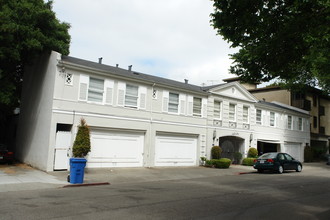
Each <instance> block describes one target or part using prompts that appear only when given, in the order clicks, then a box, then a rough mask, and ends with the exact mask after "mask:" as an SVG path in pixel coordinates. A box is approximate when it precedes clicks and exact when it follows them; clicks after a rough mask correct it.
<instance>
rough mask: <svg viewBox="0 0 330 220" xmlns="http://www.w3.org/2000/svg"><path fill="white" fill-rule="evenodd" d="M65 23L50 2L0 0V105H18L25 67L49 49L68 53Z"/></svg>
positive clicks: (66, 24) (66, 26) (38, 0)
mask: <svg viewBox="0 0 330 220" xmlns="http://www.w3.org/2000/svg"><path fill="white" fill-rule="evenodd" d="M69 28H70V25H69V24H68V23H64V22H60V21H59V20H58V19H57V18H56V15H55V13H54V12H53V11H52V1H48V2H46V3H45V2H44V1H43V0H15V1H13V0H0V42H1V43H0V105H5V106H13V107H15V106H16V107H17V104H18V101H19V97H20V91H21V88H20V87H21V82H22V79H23V74H24V66H26V65H28V64H31V63H32V62H33V60H34V59H36V57H38V56H40V55H41V54H42V53H44V52H49V51H51V50H55V51H58V52H60V53H62V54H65V55H67V54H69V46H70V35H69V33H68V30H69Z"/></svg>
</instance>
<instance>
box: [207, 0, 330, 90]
mask: <svg viewBox="0 0 330 220" xmlns="http://www.w3.org/2000/svg"><path fill="white" fill-rule="evenodd" d="M213 2H214V4H213V6H214V12H213V13H212V14H211V23H212V25H213V27H214V28H215V29H216V30H217V33H218V34H219V35H222V36H223V38H224V39H225V40H227V41H228V42H230V43H231V47H234V48H236V47H237V48H239V51H238V52H237V53H234V54H232V55H231V58H232V59H233V60H234V62H233V65H232V66H231V68H230V72H231V73H233V74H236V75H238V76H240V77H241V79H242V80H243V81H246V82H260V81H269V80H272V79H280V80H281V81H282V82H284V83H285V84H287V85H291V86H295V85H310V86H320V87H322V88H323V89H324V90H326V91H327V92H329V91H330V74H329V70H330V1H329V0H266V1H260V0H246V1H240V0H213Z"/></svg>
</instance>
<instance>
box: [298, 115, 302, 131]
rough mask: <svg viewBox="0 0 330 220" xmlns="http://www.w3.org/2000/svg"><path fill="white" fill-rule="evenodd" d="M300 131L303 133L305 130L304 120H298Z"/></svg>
mask: <svg viewBox="0 0 330 220" xmlns="http://www.w3.org/2000/svg"><path fill="white" fill-rule="evenodd" d="M298 130H299V131H302V130H303V119H302V118H298Z"/></svg>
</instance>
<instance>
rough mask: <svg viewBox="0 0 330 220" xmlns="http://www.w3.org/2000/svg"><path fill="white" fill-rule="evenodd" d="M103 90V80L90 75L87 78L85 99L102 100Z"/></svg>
mask: <svg viewBox="0 0 330 220" xmlns="http://www.w3.org/2000/svg"><path fill="white" fill-rule="evenodd" d="M103 90H104V80H103V79H97V78H92V77H91V78H90V79H89V87H88V98H87V100H88V101H91V102H103V92H104V91H103Z"/></svg>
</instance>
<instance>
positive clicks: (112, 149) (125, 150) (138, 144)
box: [87, 131, 144, 168]
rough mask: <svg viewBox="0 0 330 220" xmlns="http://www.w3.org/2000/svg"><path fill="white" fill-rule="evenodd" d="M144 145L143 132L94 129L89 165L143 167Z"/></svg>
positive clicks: (88, 158)
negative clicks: (98, 130)
mask: <svg viewBox="0 0 330 220" xmlns="http://www.w3.org/2000/svg"><path fill="white" fill-rule="evenodd" d="M143 146H144V134H142V133H138V134H137V133H119V132H106V131H105V132H93V131H92V132H91V152H90V153H89V155H88V157H87V167H89V168H96V167H98V168H100V167H141V166H143Z"/></svg>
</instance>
